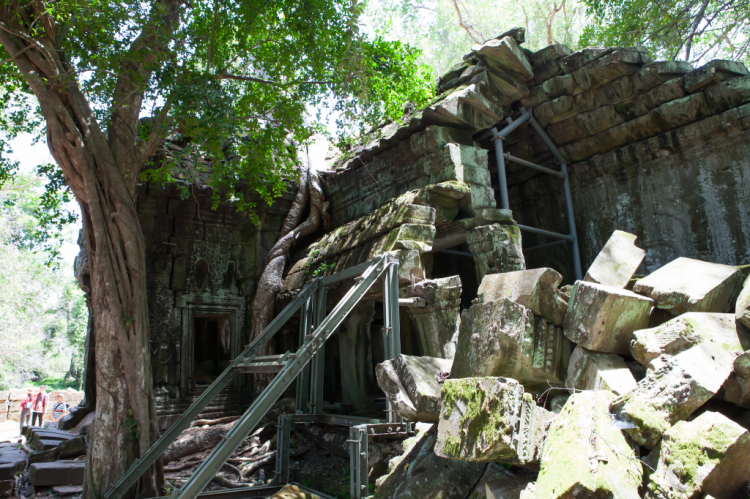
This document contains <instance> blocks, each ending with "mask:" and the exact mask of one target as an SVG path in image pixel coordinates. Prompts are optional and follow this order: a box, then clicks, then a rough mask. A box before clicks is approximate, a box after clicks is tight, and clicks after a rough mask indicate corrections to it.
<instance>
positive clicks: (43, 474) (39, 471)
mask: <svg viewBox="0 0 750 499" xmlns="http://www.w3.org/2000/svg"><path fill="white" fill-rule="evenodd" d="M85 469H86V461H54V462H52V463H34V464H32V465H31V466H29V483H31V485H34V486H36V487H50V486H52V485H83V475H84V472H85Z"/></svg>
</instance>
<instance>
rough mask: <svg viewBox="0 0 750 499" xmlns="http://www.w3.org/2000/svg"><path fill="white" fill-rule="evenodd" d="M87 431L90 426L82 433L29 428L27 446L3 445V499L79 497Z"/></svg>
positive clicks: (0, 484) (0, 447)
mask: <svg viewBox="0 0 750 499" xmlns="http://www.w3.org/2000/svg"><path fill="white" fill-rule="evenodd" d="M90 419H91V418H89V421H87V423H90ZM87 431H88V426H86V427H84V428H82V429H81V433H77V432H70V431H63V430H57V429H49V428H39V427H27V428H26V431H25V433H24V435H25V437H26V443H25V444H24V443H22V442H21V441H20V440H19V441H18V442H15V443H14V442H3V443H0V497H35V496H37V494H39V496H41V495H50V494H54V495H56V496H58V497H63V496H70V495H74V494H80V493H81V491H82V490H83V478H84V472H85V469H86V452H87V445H86V433H87Z"/></svg>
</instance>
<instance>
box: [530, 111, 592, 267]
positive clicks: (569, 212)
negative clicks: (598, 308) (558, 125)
mask: <svg viewBox="0 0 750 499" xmlns="http://www.w3.org/2000/svg"><path fill="white" fill-rule="evenodd" d="M530 123H531V126H532V128H534V130H535V131H536V133H537V134H538V135H539V137H540V138H541V139H542V142H544V144H545V145H546V146H547V147H548V148H549V150H550V152H552V155H553V156H554V157H555V159H556V160H557V162H558V163H559V164H560V171H561V172H562V174H563V189H564V191H565V212H566V216H567V218H568V230H569V231H570V235H571V236H572V237H573V239H572V241H573V273H574V274H575V277H576V280H581V279H583V272H582V270H581V253H580V251H579V249H578V233H577V232H576V221H575V216H574V214H573V198H572V197H571V195H570V181H569V180H568V165H567V163H566V162H565V158H563V156H562V154H560V151H559V150H558V149H557V146H556V145H555V143H554V142H553V141H552V139H551V138H550V137H549V135H547V132H545V131H544V128H542V127H541V125H540V124H539V123H538V122H537V121H536V120H535V119H534V117H533V116H532V117H531V118H530Z"/></svg>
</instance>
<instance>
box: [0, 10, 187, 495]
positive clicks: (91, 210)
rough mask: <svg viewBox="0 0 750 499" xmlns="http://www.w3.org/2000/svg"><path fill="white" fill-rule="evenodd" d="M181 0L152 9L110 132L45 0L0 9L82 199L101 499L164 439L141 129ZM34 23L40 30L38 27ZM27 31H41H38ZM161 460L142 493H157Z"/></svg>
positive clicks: (91, 472) (129, 62)
mask: <svg viewBox="0 0 750 499" xmlns="http://www.w3.org/2000/svg"><path fill="white" fill-rule="evenodd" d="M181 3H182V2H181V1H177V0H173V1H170V0H164V1H163V2H162V3H161V4H160V5H158V6H157V7H158V9H156V10H154V14H153V15H154V16H155V18H154V19H152V20H151V21H152V22H151V24H150V28H149V27H147V28H146V29H144V31H142V33H141V34H140V36H139V37H138V38H137V39H136V40H135V41H134V42H133V44H132V45H131V47H130V49H129V55H126V57H125V63H124V64H123V68H122V73H123V76H122V77H120V79H119V81H118V83H117V85H116V88H115V97H114V104H113V106H112V109H111V125H110V127H109V130H108V131H107V133H105V132H104V131H103V130H102V129H101V127H100V125H99V123H98V122H97V120H96V118H95V116H94V113H93V111H92V109H91V107H90V105H89V103H88V101H87V100H86V98H85V97H84V95H83V94H82V92H81V90H80V88H79V86H78V84H77V74H76V72H75V69H74V68H73V66H72V64H71V63H70V61H69V60H68V58H67V57H66V54H65V51H64V50H63V49H62V48H61V47H60V43H59V42H60V40H59V39H58V28H57V26H56V25H55V21H54V19H53V18H52V17H50V16H49V15H48V14H47V12H46V6H45V5H44V3H43V2H41V1H39V0H34V1H32V2H29V3H24V4H23V6H21V5H20V2H19V3H16V2H12V3H6V4H5V5H4V6H3V7H0V21H1V22H2V23H1V24H0V43H2V45H3V47H4V48H5V50H6V51H7V52H8V53H9V54H10V56H11V58H12V59H13V61H14V62H15V64H16V65H17V66H18V69H19V70H20V72H21V74H22V75H23V77H24V78H25V80H26V82H27V83H28V84H29V86H30V88H31V90H32V91H33V92H34V94H35V96H36V97H37V99H38V101H39V104H40V109H41V111H42V114H43V116H44V118H45V121H46V125H47V144H48V146H49V149H50V152H51V154H52V156H53V157H54V158H55V161H56V162H57V164H58V165H59V166H60V168H61V169H62V171H63V173H64V175H65V180H66V183H67V185H68V186H69V187H70V189H71V190H72V192H73V193H74V195H75V196H76V199H77V200H78V202H79V204H80V206H81V215H82V219H83V227H84V232H85V239H86V248H87V251H88V255H87V256H88V266H89V270H90V279H91V311H92V314H93V323H94V324H95V330H94V331H93V332H94V336H95V338H93V340H94V344H95V345H96V348H95V352H94V365H95V366H96V367H95V369H96V371H95V382H96V410H97V414H98V417H97V420H96V422H95V424H94V425H93V428H92V431H91V436H90V438H91V440H90V444H89V452H88V457H87V459H88V461H87V466H86V484H85V491H84V497H86V498H97V497H102V496H103V495H104V493H105V492H106V491H107V490H108V489H109V488H110V487H111V485H112V484H114V483H115V482H116V481H117V480H118V479H119V478H120V477H121V476H122V475H123V473H124V472H125V470H127V468H128V467H129V466H130V464H131V463H132V462H133V460H134V459H136V458H137V457H138V456H139V455H142V454H143V453H144V452H145V451H146V450H147V449H148V448H149V447H150V446H151V445H152V443H153V442H154V441H155V440H156V439H157V438H158V436H159V433H158V427H157V424H156V421H157V419H156V407H155V404H154V397H153V390H152V375H151V365H150V358H151V356H150V353H149V330H148V307H147V298H146V281H145V279H146V265H145V244H144V238H143V233H142V230H141V227H140V223H139V221H138V217H137V214H136V207H135V200H134V193H135V189H136V182H137V176H138V173H139V171H140V168H141V166H142V165H143V163H144V160H145V155H146V154H147V151H144V149H143V147H142V145H140V144H139V143H138V141H137V136H136V127H137V125H138V114H139V112H140V109H141V102H142V99H143V95H144V90H145V85H146V82H148V80H149V78H150V74H151V73H150V71H151V70H150V69H148V70H147V69H145V68H147V67H151V66H152V64H153V63H154V62H155V61H157V60H158V57H160V56H162V57H163V45H164V43H165V42H164V41H163V39H164V37H163V33H164V30H165V29H166V30H170V32H171V31H173V30H174V27H175V26H176V24H177V21H178V15H179V8H180V4H181ZM32 25H33V27H34V28H35V29H36V30H37V31H36V32H34V31H33V30H32ZM29 33H36V34H34V36H33V37H32V36H31V35H30V34H29ZM158 468H160V464H159V465H158V466H153V467H152V468H151V469H149V470H148V471H147V472H146V473H145V474H144V475H143V477H142V479H141V481H140V482H139V484H138V486H137V487H136V489H137V490H135V491H134V493H135V494H136V495H138V496H146V497H150V496H155V495H159V490H158V486H159V485H160V484H159V483H157V476H158V473H157V469H158Z"/></svg>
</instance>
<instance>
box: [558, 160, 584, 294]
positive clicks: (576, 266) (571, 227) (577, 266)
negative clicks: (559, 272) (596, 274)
mask: <svg viewBox="0 0 750 499" xmlns="http://www.w3.org/2000/svg"><path fill="white" fill-rule="evenodd" d="M560 170H561V171H562V173H563V189H564V191H565V212H566V217H567V219H568V231H569V232H570V235H571V236H572V237H573V241H572V242H573V273H574V274H575V276H576V280H577V281H580V280H581V279H583V270H582V269H581V253H580V251H579V249H578V232H576V220H575V217H574V215H573V198H572V197H571V195H570V181H569V180H568V165H566V164H565V163H560Z"/></svg>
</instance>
